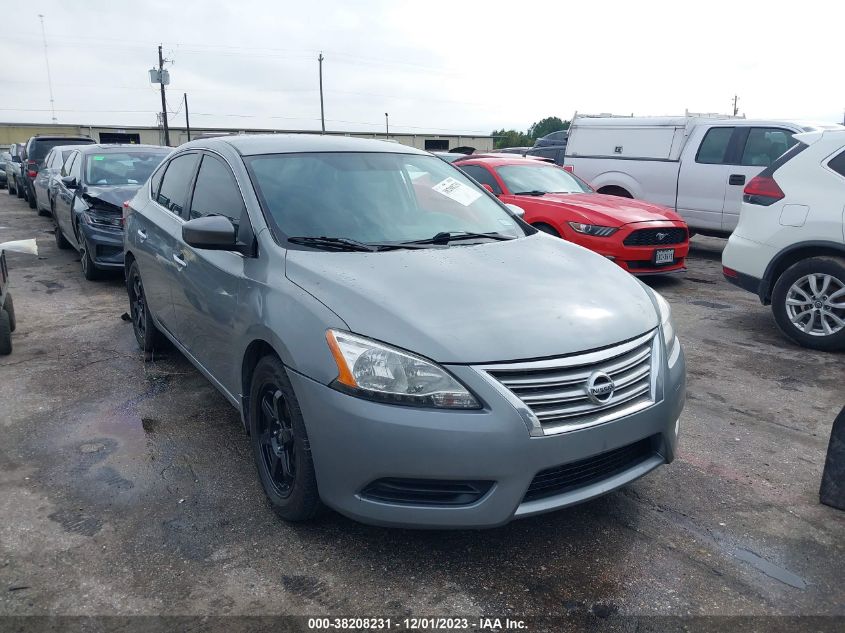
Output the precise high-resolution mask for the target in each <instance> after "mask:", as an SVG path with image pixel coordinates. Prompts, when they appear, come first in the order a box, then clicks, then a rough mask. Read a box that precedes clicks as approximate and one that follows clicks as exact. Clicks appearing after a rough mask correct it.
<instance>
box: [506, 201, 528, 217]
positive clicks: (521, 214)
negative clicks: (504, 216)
mask: <svg viewBox="0 0 845 633" xmlns="http://www.w3.org/2000/svg"><path fill="white" fill-rule="evenodd" d="M505 206H506V207H507V208H508V209H510V210H511V213H513V214H514V215H515V216H516V217H518V218H524V217H525V209H523V208H522V207H518V206H516V205H515V204H506V205H505Z"/></svg>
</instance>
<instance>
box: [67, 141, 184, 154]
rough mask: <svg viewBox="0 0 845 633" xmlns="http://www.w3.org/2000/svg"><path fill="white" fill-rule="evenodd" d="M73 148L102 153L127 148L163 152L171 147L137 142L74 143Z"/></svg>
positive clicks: (89, 152)
mask: <svg viewBox="0 0 845 633" xmlns="http://www.w3.org/2000/svg"><path fill="white" fill-rule="evenodd" d="M73 147H74V148H75V149H78V150H79V151H80V152H85V153H87V154H94V153H97V154H103V153H108V152H113V151H118V152H125V151H126V150H128V149H132V150H149V151H153V150H163V151H165V152H169V151H171V150H172V148H170V147H167V146H165V145H140V144H138V143H100V144H95V145H90V144H86V145H75V146H73Z"/></svg>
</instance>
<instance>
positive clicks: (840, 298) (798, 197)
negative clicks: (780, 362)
mask: <svg viewBox="0 0 845 633" xmlns="http://www.w3.org/2000/svg"><path fill="white" fill-rule="evenodd" d="M795 139H796V140H797V141H798V143H797V144H796V145H794V146H793V147H792V148H791V149H790V150H789V151H788V152H786V153H785V154H784V155H783V156H781V157H780V158H778V159H777V160H776V161H775V162H774V163H772V164H771V165H770V166H769V167H767V168H766V169H764V170H763V171H762V172H761V173H760V175H758V176H757V177H755V178H753V179H752V180H751V181H750V182H749V183H748V185H747V186H746V187H745V191H744V195H743V204H742V211H741V213H740V218H739V225H738V226H737V227H736V230H735V231H734V232H733V235H731V238H730V240H728V245H727V247H726V248H725V250H724V253H723V254H722V266H723V269H722V271H723V273H724V275H725V278H726V279H727V280H728V281H730V282H731V283H734V284H736V285H737V286H740V287H741V288H745V289H746V290H749V291H751V292H753V293H755V294H757V295H758V296H759V297H760V301H762V303H763V304H764V305H768V304H771V305H772V312H773V313H774V316H775V321H776V322H777V324H778V327H780V329H781V330H782V331H783V332H784V333H785V334H786V335H787V336H789V337H790V338H792V339H793V340H795V341H796V342H797V343H799V344H800V345H804V346H806V347H812V348H815V349H821V350H841V349H845V130H828V131H817V132H808V133H805V134H796V135H795Z"/></svg>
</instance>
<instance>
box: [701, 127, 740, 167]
mask: <svg viewBox="0 0 845 633" xmlns="http://www.w3.org/2000/svg"><path fill="white" fill-rule="evenodd" d="M733 131H734V128H732V127H711V128H710V129H709V130H707V133H706V134H705V135H704V139H703V140H702V141H701V145H700V146H699V148H698V154H696V156H695V162H697V163H703V164H705V165H724V164H725V162H726V159H727V156H728V146H729V145H730V142H731V135H732V134H733Z"/></svg>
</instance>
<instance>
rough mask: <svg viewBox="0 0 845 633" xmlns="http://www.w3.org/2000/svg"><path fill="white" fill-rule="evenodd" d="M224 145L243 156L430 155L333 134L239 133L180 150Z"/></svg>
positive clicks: (195, 142)
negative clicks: (305, 154)
mask: <svg viewBox="0 0 845 633" xmlns="http://www.w3.org/2000/svg"><path fill="white" fill-rule="evenodd" d="M222 145H228V146H230V147H233V148H234V149H235V150H236V151H237V152H239V153H240V154H241V155H243V156H256V155H259V154H291V153H298V152H385V153H390V154H420V155H423V156H428V155H429V153H428V152H425V151H423V150H419V149H416V148H413V147H408V146H407V145H402V144H400V143H389V142H386V141H380V140H376V139H368V138H356V137H352V136H338V135H333V134H325V135H324V134H237V135H231V136H217V137H214V138H208V139H197V140H196V141H191V142H190V143H185V144H184V145H181V146H180V149H187V148H191V147H195V148H197V149H201V148H204V147H205V148H209V149H214V148H217V147H221V146H222Z"/></svg>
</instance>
